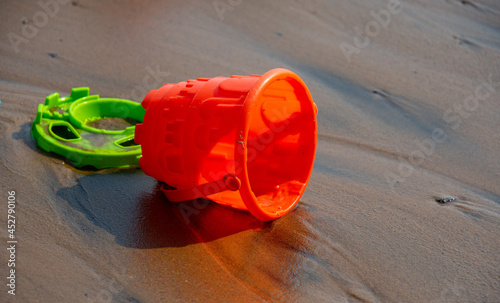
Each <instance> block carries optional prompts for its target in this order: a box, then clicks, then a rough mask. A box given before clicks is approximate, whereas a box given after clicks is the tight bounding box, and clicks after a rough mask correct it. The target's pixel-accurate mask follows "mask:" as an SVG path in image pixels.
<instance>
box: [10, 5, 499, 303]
mask: <svg viewBox="0 0 500 303" xmlns="http://www.w3.org/2000/svg"><path fill="white" fill-rule="evenodd" d="M61 2H64V1H61ZM215 3H218V4H219V6H218V7H217V8H216V7H214V4H213V1H204V2H201V1H168V2H167V1H133V0H128V1H120V2H118V1H102V2H101V1H96V0H89V1H85V0H77V1H72V2H68V3H67V4H58V6H57V11H55V10H54V8H52V9H53V11H52V14H51V16H49V15H48V14H45V16H47V19H46V20H45V19H43V14H42V13H43V12H44V11H43V10H42V8H41V7H40V6H39V5H38V4H36V2H32V1H15V2H13V1H8V2H7V1H3V2H2V3H0V12H1V13H0V14H1V18H0V29H1V32H2V38H1V39H0V66H1V68H0V100H1V104H0V166H1V168H0V171H1V174H0V187H1V191H2V197H3V198H2V199H3V201H4V202H3V203H2V205H3V206H2V207H1V210H0V213H1V217H0V226H2V228H1V233H0V234H1V243H2V244H1V247H2V250H3V251H4V253H2V254H1V258H0V260H1V264H0V268H1V275H2V276H5V277H7V276H8V269H9V268H8V266H7V264H8V257H9V256H8V254H7V253H6V252H5V248H3V247H7V244H6V241H7V237H8V233H7V230H6V226H7V196H8V193H7V192H8V191H12V190H14V191H15V192H16V201H17V206H16V216H17V217H16V219H17V222H16V223H17V224H16V237H17V239H18V243H17V250H16V251H17V253H16V275H17V276H16V296H15V297H14V296H11V295H8V294H7V290H8V288H7V286H5V285H4V286H2V288H1V289H2V290H1V294H0V298H1V299H0V301H1V302H186V301H187V302H195V301H199V302H235V301H238V302H261V301H270V302H499V301H500V256H499V254H498V251H499V250H500V181H499V180H500V135H499V129H500V109H499V106H498V101H499V97H500V30H499V29H500V4H499V3H498V1H494V0H471V1H458V0H456V1H455V0H440V1H426V0H418V1H402V2H401V5H400V6H395V7H391V6H389V7H388V3H391V2H390V1H383V0H375V1H327V0H315V1H307V2H306V1H291V0H290V1H280V2H279V3H278V2H277V1H274V2H272V3H269V2H266V1H245V0H243V1H241V2H238V1H227V2H226V1H225V0H222V1H219V2H215ZM220 3H226V5H225V6H220ZM228 3H230V4H228ZM392 3H394V2H392ZM382 10H385V11H386V12H388V13H383V12H382V13H380V12H381V11H382ZM39 12H42V13H39ZM371 12H374V13H373V14H372V13H371ZM375 16H376V17H375ZM389 18H390V19H389ZM377 24H378V25H377ZM28 26H30V27H28ZM23 28H24V30H25V31H26V33H30V35H29V38H26V37H24V36H23V32H22V29H23ZM30 29H31V32H29V30H30ZM9 33H14V34H16V35H17V36H18V37H23V38H24V40H22V39H21V40H22V42H19V43H17V44H15V45H14V47H13V44H12V43H11V41H9V37H13V36H12V35H10V36H9ZM16 50H17V52H16ZM276 67H284V68H288V69H290V70H292V71H294V72H296V73H297V74H298V75H299V76H300V77H302V79H303V80H304V82H305V83H306V84H307V85H308V87H309V89H310V91H311V94H312V96H313V98H314V101H315V103H316V104H317V106H318V108H319V114H318V148H317V155H316V161H315V166H314V171H313V174H312V177H311V180H310V183H309V186H308V188H307V190H306V192H305V194H304V196H303V197H302V199H301V201H300V203H299V206H298V207H297V208H296V209H294V210H293V211H292V212H291V213H290V214H288V215H287V216H285V217H283V218H281V219H279V220H276V221H274V222H270V223H261V222H259V221H257V220H255V219H254V218H253V217H251V216H250V215H249V214H247V213H245V212H238V211H233V210H229V209H226V208H224V207H222V206H218V205H214V204H213V203H208V202H206V201H203V200H201V201H195V202H190V203H191V204H190V205H191V206H192V207H196V206H197V205H198V206H199V205H207V206H206V208H204V209H203V210H201V211H200V212H199V213H196V214H193V215H191V216H190V217H189V222H188V223H186V220H185V217H184V216H183V214H182V213H181V211H180V210H179V208H177V207H176V206H174V205H171V204H170V203H168V202H166V201H165V199H164V198H163V196H162V194H161V191H160V189H159V185H158V183H157V182H156V181H155V180H154V179H152V178H150V177H148V176H146V175H144V174H143V173H142V171H141V170H140V169H135V168H129V169H107V170H102V171H95V170H79V169H75V168H73V167H71V166H70V165H68V164H66V163H65V161H64V159H63V158H62V157H59V156H56V155H53V154H49V153H46V152H44V151H42V150H41V149H40V148H38V147H37V146H36V143H35V141H34V139H33V138H31V136H30V133H29V132H30V127H31V123H32V121H33V119H34V117H35V113H36V109H37V106H38V104H40V103H43V101H44V99H45V97H46V96H47V95H49V94H51V93H53V92H60V93H61V94H62V95H68V94H69V92H70V90H71V88H73V87H80V86H88V87H90V93H91V94H99V95H101V96H102V97H115V98H124V99H131V100H135V101H138V102H140V101H141V100H142V98H143V97H144V96H145V94H146V92H147V91H148V90H150V89H155V88H158V87H160V86H161V85H162V84H163V83H166V82H171V83H176V82H179V81H183V80H186V79H191V78H198V77H214V76H218V75H222V76H229V75H233V74H240V75H249V74H263V73H265V72H266V71H268V70H270V69H272V68H276ZM443 197H455V198H457V199H456V200H455V201H452V202H448V203H438V202H437V201H436V199H439V198H443ZM221 222H223V223H221ZM5 280H7V279H4V282H5ZM3 284H5V283H3Z"/></svg>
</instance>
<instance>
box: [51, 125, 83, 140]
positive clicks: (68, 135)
mask: <svg viewBox="0 0 500 303" xmlns="http://www.w3.org/2000/svg"><path fill="white" fill-rule="evenodd" d="M50 129H51V130H52V133H54V135H56V136H58V137H59V138H62V139H64V140H74V139H78V138H79V136H78V135H77V134H75V133H74V132H73V130H72V129H71V128H69V126H67V125H65V124H57V125H52V126H51V127H50Z"/></svg>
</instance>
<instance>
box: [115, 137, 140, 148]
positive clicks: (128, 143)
mask: <svg viewBox="0 0 500 303" xmlns="http://www.w3.org/2000/svg"><path fill="white" fill-rule="evenodd" d="M118 145H120V146H121V147H133V146H137V145H139V144H137V143H136V142H135V140H134V138H130V139H128V140H125V141H122V142H119V143H118Z"/></svg>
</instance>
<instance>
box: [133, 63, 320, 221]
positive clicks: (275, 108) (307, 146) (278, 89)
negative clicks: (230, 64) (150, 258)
mask: <svg viewBox="0 0 500 303" xmlns="http://www.w3.org/2000/svg"><path fill="white" fill-rule="evenodd" d="M142 106H143V107H144V108H145V109H146V114H145V116H144V120H143V123H142V124H138V125H136V130H135V141H136V142H137V143H138V144H141V148H142V157H141V158H140V160H139V164H140V165H141V168H142V169H143V171H144V172H145V173H146V174H147V175H149V176H152V177H154V178H155V179H157V180H160V181H163V182H165V183H166V184H168V185H170V186H172V187H174V188H176V189H173V190H169V189H167V188H165V186H163V187H162V190H163V192H164V194H165V196H166V197H167V199H168V200H170V201H172V202H180V201H186V200H191V199H196V198H200V197H208V198H209V199H211V200H213V201H215V202H217V203H219V204H223V205H229V206H232V207H234V208H238V209H244V210H248V211H250V212H251V213H252V214H253V215H254V216H255V217H256V218H258V219H260V220H262V221H269V220H274V219H277V218H279V217H281V216H283V215H284V214H286V213H287V212H289V211H290V210H291V209H293V207H294V206H295V205H296V204H297V202H298V200H299V198H300V197H301V196H302V194H303V192H304V190H305V188H306V186H307V183H308V181H309V177H310V175H311V172H312V168H313V162H314V155H315V152H316V140H317V139H316V137H317V125H316V114H317V108H316V105H315V104H314V103H313V100H312V98H311V94H310V93H309V90H308V89H307V87H306V85H305V84H304V82H303V81H302V80H301V79H300V78H299V76H297V75H296V74H295V73H293V72H291V71H289V70H286V69H280V68H279V69H273V70H271V71H269V72H267V73H265V74H264V75H262V76H259V75H250V76H231V77H230V78H227V77H216V78H212V79H206V78H199V79H196V80H188V81H184V82H180V83H177V84H165V85H164V86H162V87H161V88H160V89H158V90H152V91H150V92H149V93H148V94H147V96H146V98H145V99H144V100H143V102H142Z"/></svg>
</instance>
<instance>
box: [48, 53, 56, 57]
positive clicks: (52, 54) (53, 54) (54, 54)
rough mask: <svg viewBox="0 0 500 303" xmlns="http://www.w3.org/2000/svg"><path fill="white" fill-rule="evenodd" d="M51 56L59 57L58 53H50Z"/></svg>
mask: <svg viewBox="0 0 500 303" xmlns="http://www.w3.org/2000/svg"><path fill="white" fill-rule="evenodd" d="M49 56H51V57H52V58H55V57H57V53H49Z"/></svg>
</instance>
